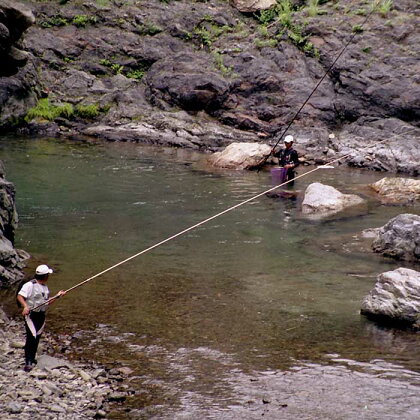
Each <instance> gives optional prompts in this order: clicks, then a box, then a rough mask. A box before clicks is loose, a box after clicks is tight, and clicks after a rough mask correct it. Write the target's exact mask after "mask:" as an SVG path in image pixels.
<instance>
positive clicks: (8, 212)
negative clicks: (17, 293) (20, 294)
mask: <svg viewBox="0 0 420 420" xmlns="http://www.w3.org/2000/svg"><path fill="white" fill-rule="evenodd" d="M17 223H18V215H17V212H16V205H15V187H14V185H13V184H12V183H11V182H8V181H7V180H6V179H5V178H4V168H3V164H2V163H1V162H0V288H1V287H6V286H8V285H10V284H13V283H15V282H17V281H19V280H20V279H22V278H23V272H22V269H23V268H24V266H25V261H26V260H27V259H28V258H29V255H28V254H27V253H26V252H25V251H22V250H18V249H15V248H14V246H13V242H14V237H15V230H16V228H17Z"/></svg>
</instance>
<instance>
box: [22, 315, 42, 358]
mask: <svg viewBox="0 0 420 420" xmlns="http://www.w3.org/2000/svg"><path fill="white" fill-rule="evenodd" d="M29 317H30V318H31V320H32V322H33V324H34V326H35V330H36V331H37V332H38V331H39V330H40V329H41V328H42V327H43V325H44V323H45V312H31V313H30V314H29ZM25 330H26V343H25V363H26V364H30V363H33V362H34V361H35V355H36V351H37V349H38V344H39V339H40V338H41V334H42V333H41V334H39V335H38V334H37V335H36V337H34V336H33V334H32V332H31V330H30V329H29V327H28V324H27V323H26V322H25Z"/></svg>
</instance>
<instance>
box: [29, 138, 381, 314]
mask: <svg viewBox="0 0 420 420" xmlns="http://www.w3.org/2000/svg"><path fill="white" fill-rule="evenodd" d="M386 141H388V139H386V140H381V141H378V142H376V143H373V144H371V145H369V146H366V147H364V148H362V149H361V151H363V150H366V149H369V148H371V147H373V146H376V145H378V144H381V143H385V142H386ZM353 153H354V151H352V152H350V153H347V154H345V155H343V156H341V157H338V158H336V159H333V160H331V161H330V162H328V163H326V164H324V165H321V166H317V167H316V168H314V169H311V170H310V171H308V172H305V173H303V174H301V175H298V176H296V177H295V178H294V180H296V179H299V178H303V177H304V176H307V175H309V174H311V173H313V172H316V171H318V170H320V169H323V167H325V166H327V165H332V164H334V163H336V162H339V161H340V160H342V159H345V158H347V157H349V156H350V155H351V154H353ZM291 181H292V180H288V181H286V182H283V183H281V184H279V185H276V186H274V187H271V188H270V189H268V190H266V191H263V192H261V193H259V194H257V195H254V196H253V197H251V198H248V199H246V200H244V201H241V202H240V203H238V204H235V205H234V206H231V207H229V208H227V209H226V210H223V211H221V212H219V213H217V214H215V215H213V216H211V217H208V218H207V219H205V220H202V221H201V222H198V223H196V224H195V225H193V226H190V227H188V228H186V229H184V230H182V231H180V232H178V233H176V234H174V235H172V236H169V237H168V238H166V239H164V240H162V241H160V242H157V243H156V244H154V245H152V246H149V247H148V248H146V249H143V250H142V251H140V252H137V253H136V254H134V255H132V256H131V257H128V258H126V259H124V260H122V261H120V262H118V263H116V264H114V265H112V266H111V267H108V268H106V269H105V270H103V271H101V272H99V273H97V274H95V275H93V276H91V277H89V278H87V279H86V280H83V281H81V282H80V283H77V284H76V285H74V286H72V287H70V288H69V289H67V290H65V293H68V292H70V291H72V290H74V289H77V288H78V287H80V286H83V285H84V284H86V283H88V282H90V281H91V280H93V279H95V278H97V277H99V276H101V275H102V274H105V273H107V272H109V271H111V270H113V269H114V268H117V267H119V266H120V265H123V264H125V263H126V262H128V261H131V260H133V259H134V258H137V257H139V256H140V255H142V254H145V253H146V252H149V251H151V250H152V249H155V248H157V247H159V246H161V245H163V244H165V243H166V242H169V241H171V240H173V239H175V238H177V237H179V236H182V235H184V234H185V233H187V232H190V231H191V230H193V229H196V228H197V227H199V226H202V225H204V224H205V223H208V222H210V221H211V220H213V219H216V218H217V217H219V216H222V215H223V214H226V213H229V212H230V211H232V210H235V209H237V208H238V207H241V206H243V205H244V204H247V203H249V202H250V201H253V200H256V199H257V198H259V197H261V196H263V195H265V194H267V193H269V192H271V191H273V190H275V189H276V188H279V187H282V186H283V185H286V184H288V183H289V182H291ZM60 296H61V295H59V294H57V295H55V296H53V297H52V298H50V299H48V300H47V301H45V302H44V303H42V304H40V305H38V306H35V307H34V308H32V309H31V311H33V310H35V309H38V308H40V307H41V306H44V305H48V304H49V303H51V302H52V301H53V300H55V299H58V298H59V297H60Z"/></svg>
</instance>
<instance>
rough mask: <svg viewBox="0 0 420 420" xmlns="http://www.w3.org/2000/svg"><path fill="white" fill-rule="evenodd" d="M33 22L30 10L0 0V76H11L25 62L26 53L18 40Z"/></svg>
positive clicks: (14, 2)
mask: <svg viewBox="0 0 420 420" xmlns="http://www.w3.org/2000/svg"><path fill="white" fill-rule="evenodd" d="M34 22H35V17H34V15H33V14H32V12H31V11H30V10H29V9H27V8H26V7H25V6H24V5H22V4H21V3H17V2H16V1H10V0H0V62H1V66H0V77H2V76H12V75H13V74H16V72H17V71H18V69H19V68H20V67H22V66H24V65H25V64H26V62H27V60H28V54H27V53H26V52H25V51H23V50H22V49H21V47H20V44H19V41H20V38H21V36H22V34H23V32H25V31H26V29H28V28H29V27H30V26H31V25H32V24H33V23H34Z"/></svg>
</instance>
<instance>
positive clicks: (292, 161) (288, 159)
mask: <svg viewBox="0 0 420 420" xmlns="http://www.w3.org/2000/svg"><path fill="white" fill-rule="evenodd" d="M293 141H294V139H293V136H290V135H289V136H286V137H285V138H284V149H280V150H279V151H278V152H274V153H273V155H274V156H275V157H277V158H278V159H279V166H281V167H282V168H285V169H286V170H287V172H286V179H285V181H291V180H293V179H294V177H295V168H296V167H297V166H299V164H300V162H299V156H298V153H297V152H296V150H295V149H293ZM293 183H294V182H293V181H292V182H289V185H293Z"/></svg>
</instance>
